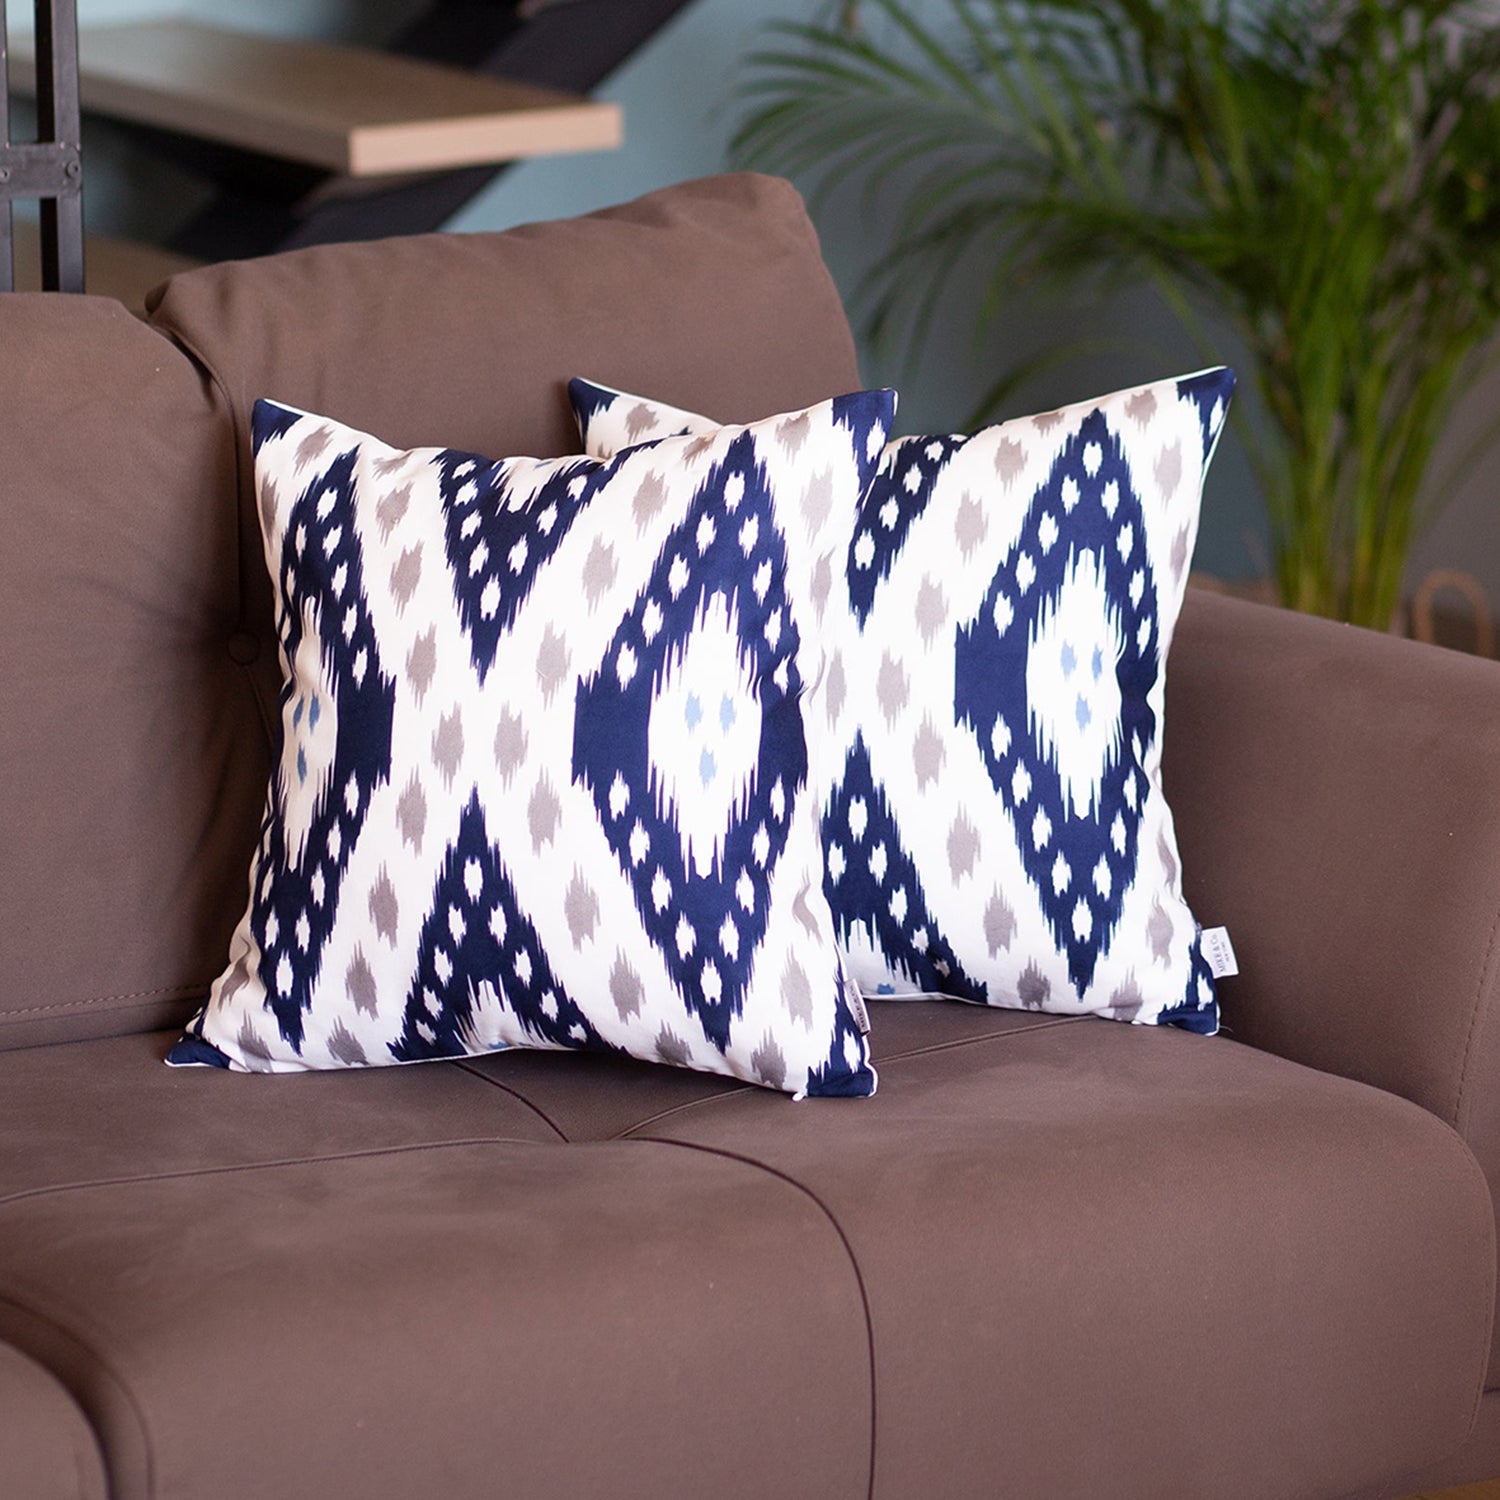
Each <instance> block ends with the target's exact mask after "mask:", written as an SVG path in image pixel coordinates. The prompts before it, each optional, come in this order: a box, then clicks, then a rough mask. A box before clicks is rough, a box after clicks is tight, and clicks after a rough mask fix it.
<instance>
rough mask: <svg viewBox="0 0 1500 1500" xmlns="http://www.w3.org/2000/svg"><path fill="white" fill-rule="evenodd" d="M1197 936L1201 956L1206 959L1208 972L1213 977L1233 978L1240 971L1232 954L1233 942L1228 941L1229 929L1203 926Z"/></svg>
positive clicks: (1237, 962)
mask: <svg viewBox="0 0 1500 1500" xmlns="http://www.w3.org/2000/svg"><path fill="white" fill-rule="evenodd" d="M1198 936H1199V939H1200V941H1201V942H1202V944H1203V957H1204V958H1205V959H1206V960H1207V961H1208V967H1209V972H1210V973H1212V975H1213V976H1214V978H1215V979H1232V978H1234V976H1235V975H1236V974H1238V973H1239V972H1240V966H1239V961H1238V960H1237V959H1236V958H1235V956H1234V944H1233V943H1231V942H1230V941H1229V929H1228V928H1227V927H1205V928H1204V929H1203V931H1202V932H1201V933H1199V934H1198Z"/></svg>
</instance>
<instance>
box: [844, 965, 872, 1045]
mask: <svg viewBox="0 0 1500 1500" xmlns="http://www.w3.org/2000/svg"><path fill="white" fill-rule="evenodd" d="M844 1004H845V1005H847V1006H848V1007H849V1010H850V1012H851V1013H852V1014H853V1016H854V1024H855V1025H856V1026H858V1027H859V1034H860V1035H861V1036H869V1034H870V1012H869V1011H868V1010H866V1009H865V997H864V996H863V995H861V994H860V992H859V986H858V985H857V984H855V982H854V981H853V980H852V979H850V978H849V976H848V975H847V974H846V975H845V976H844Z"/></svg>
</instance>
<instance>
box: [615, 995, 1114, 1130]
mask: <svg viewBox="0 0 1500 1500" xmlns="http://www.w3.org/2000/svg"><path fill="white" fill-rule="evenodd" d="M950 1003H951V1002H950ZM958 1003H962V1002H958ZM1098 1019H1099V1017H1097V1016H1053V1017H1050V1018H1048V1019H1046V1020H1042V1019H1038V1020H1037V1021H1036V1022H1035V1023H1034V1024H1032V1025H1030V1026H1016V1027H1012V1028H1010V1029H1009V1030H1007V1031H992V1032H990V1033H989V1034H988V1035H987V1036H970V1037H960V1038H958V1039H957V1040H955V1041H951V1042H933V1043H932V1044H931V1045H929V1046H926V1047H913V1048H912V1049H911V1050H910V1051H907V1052H892V1053H882V1052H880V1051H878V1050H877V1051H876V1053H875V1066H876V1067H877V1068H888V1067H890V1066H891V1065H892V1064H893V1063H898V1062H905V1061H907V1060H908V1059H910V1058H913V1057H925V1056H927V1055H928V1054H929V1053H939V1052H952V1051H955V1050H956V1049H958V1048H961V1047H975V1046H979V1045H981V1044H982V1043H986V1042H1003V1041H1007V1040H1009V1039H1010V1038H1011V1037H1029V1036H1033V1035H1035V1034H1036V1033H1037V1032H1038V1031H1051V1030H1052V1029H1053V1028H1054V1027H1058V1026H1072V1025H1075V1024H1077V1023H1078V1022H1080V1021H1095V1020H1098ZM1109 1024H1110V1025H1111V1026H1116V1025H1119V1024H1120V1023H1119V1022H1117V1021H1111V1022H1110V1023H1109ZM755 1092H757V1090H755V1089H752V1088H750V1087H749V1086H748V1085H747V1086H746V1087H744V1088H738V1089H733V1090H731V1091H730V1092H729V1093H726V1094H712V1095H710V1096H708V1097H707V1098H703V1099H690V1100H688V1101H687V1103H685V1104H674V1105H673V1106H672V1107H671V1108H670V1109H664V1110H662V1111H661V1112H660V1113H659V1114H654V1115H650V1116H648V1117H647V1118H646V1119H644V1120H637V1121H636V1122H635V1124H633V1125H627V1126H626V1127H625V1129H624V1130H622V1131H619V1132H618V1133H617V1134H615V1135H612V1136H610V1137H608V1139H610V1140H614V1141H623V1140H635V1139H639V1137H638V1135H637V1132H638V1131H641V1130H645V1129H647V1128H648V1127H650V1126H652V1125H659V1124H661V1123H662V1121H664V1120H670V1119H673V1118H675V1117H676V1116H678V1115H684V1114H687V1113H688V1112H689V1111H690V1110H695V1109H706V1108H708V1107H709V1106H711V1105H717V1104H721V1103H723V1101H724V1100H726V1099H734V1098H737V1097H738V1096H739V1095H741V1094H750V1093H755Z"/></svg>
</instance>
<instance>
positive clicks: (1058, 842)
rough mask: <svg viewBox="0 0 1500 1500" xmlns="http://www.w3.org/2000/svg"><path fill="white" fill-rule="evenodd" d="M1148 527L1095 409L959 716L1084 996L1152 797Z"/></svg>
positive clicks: (969, 669) (1005, 587)
mask: <svg viewBox="0 0 1500 1500" xmlns="http://www.w3.org/2000/svg"><path fill="white" fill-rule="evenodd" d="M1065 526H1066V528H1067V529H1066V538H1067V540H1066V543H1064V542H1063V541H1062V537H1063V536H1064V529H1063V528H1064V527H1065ZM1144 526H1145V518H1144V516H1143V515H1142V513H1141V506H1140V501H1139V500H1138V499H1137V497H1136V494H1135V491H1134V489H1133V487H1132V485H1131V477H1130V469H1129V466H1128V465H1127V464H1126V462H1125V459H1124V454H1123V453H1122V451H1121V448H1120V445H1119V443H1118V442H1117V441H1116V440H1115V438H1114V437H1113V436H1112V435H1111V433H1110V431H1109V428H1108V425H1107V424H1106V422H1105V420H1104V417H1103V414H1102V413H1100V412H1097V411H1096V412H1093V413H1091V414H1090V415H1089V416H1088V417H1087V418H1086V419H1085V420H1084V421H1083V423H1082V424H1081V425H1080V426H1079V428H1078V431H1077V432H1076V433H1075V434H1074V435H1073V436H1072V437H1071V438H1070V439H1069V440H1068V442H1067V443H1066V445H1065V446H1064V447H1063V450H1062V452H1061V453H1060V454H1059V456H1058V458H1057V461H1056V462H1055V464H1054V465H1053V467H1052V471H1051V473H1050V474H1049V475H1048V477H1047V480H1046V482H1045V483H1044V484H1043V485H1042V486H1041V487H1040V488H1039V489H1038V490H1037V492H1036V494H1035V495H1034V496H1033V497H1032V501H1031V506H1030V508H1029V510H1028V512H1027V516H1026V523H1025V525H1024V526H1023V528H1022V530H1021V534H1020V536H1019V538H1018V539H1017V542H1016V546H1015V549H1014V550H1013V553H1012V556H1011V558H1010V559H1008V560H1007V562H1006V563H1004V564H1002V565H1001V566H1000V567H999V568H998V569H997V570H996V572H995V576H994V579H993V580H992V582H991V584H990V587H989V589H988V591H987V592H986V594H985V597H984V601H983V605H982V607H981V608H980V610H979V613H978V615H977V616H976V617H975V618H974V619H973V620H972V621H970V622H969V623H968V624H964V625H960V626H959V627H958V634H957V639H956V642H955V645H954V667H955V697H954V703H955V708H956V711H957V714H958V720H959V722H960V723H961V724H965V725H967V726H968V728H969V729H970V730H972V731H973V733H974V736H975V738H976V740H977V741H978V744H979V748H980V753H981V755H982V756H983V758H984V763H985V766H986V768H987V769H988V771H989V776H990V780H991V782H992V783H993V785H994V787H995V789H996V790H997V791H998V792H999V793H1000V795H1001V797H1002V798H1003V799H1004V801H1005V805H1006V807H1007V809H1008V811H1009V813H1010V817H1011V822H1012V824H1013V825H1014V827H1015V829H1016V830H1017V834H1018V843H1019V846H1020V852H1021V858H1022V862H1023V863H1024V864H1025V866H1026V871H1027V874H1028V875H1029V876H1030V877H1031V882H1032V884H1033V886H1034V887H1035V888H1036V892H1037V896H1038V898H1039V899H1040V902H1041V906H1042V911H1043V913H1044V914H1045V916H1046V919H1047V923H1048V926H1049V927H1050V928H1051V930H1052V935H1053V939H1054V941H1055V942H1056V944H1057V947H1058V948H1059V950H1060V951H1062V952H1064V953H1066V955H1067V962H1068V977H1069V978H1070V979H1071V980H1072V982H1073V984H1074V985H1075V986H1076V987H1077V989H1078V990H1079V991H1080V992H1083V991H1085V990H1087V989H1088V987H1089V985H1090V984H1091V983H1092V981H1093V977H1094V965H1095V963H1096V962H1097V960H1098V957H1099V955H1100V953H1101V952H1103V951H1106V950H1107V949H1108V947H1109V945H1110V941H1111V939H1112V937H1113V935H1114V931H1115V929H1116V927H1117V926H1118V925H1119V921H1120V915H1121V912H1122V910H1123V904H1124V893H1125V892H1126V890H1128V889H1129V887H1130V885H1131V882H1132V881H1133V880H1134V878H1135V871H1136V853H1137V847H1138V844H1139V841H1140V828H1141V817H1142V814H1143V811H1144V808H1145V803H1146V798H1147V794H1148V792H1149V786H1148V783H1147V779H1146V773H1145V771H1144V770H1143V769H1142V766H1143V763H1144V761H1145V752H1146V747H1147V745H1149V744H1151V743H1152V742H1153V740H1154V738H1155V734H1156V719H1155V715H1154V714H1153V713H1152V711H1151V705H1150V694H1151V689H1152V688H1153V687H1154V686H1155V685H1156V677H1157V659H1156V651H1155V646H1156V586H1155V581H1154V579H1153V578H1152V577H1151V573H1150V564H1149V561H1148V560H1147V558H1146V555H1145V548H1144V545H1143V543H1142V535H1143V532H1144ZM1020 684H1024V685H1025V688H1026V692H1025V694H1024V696H1022V695H1018V694H1017V692H1016V687H1017V686H1018V685H1020Z"/></svg>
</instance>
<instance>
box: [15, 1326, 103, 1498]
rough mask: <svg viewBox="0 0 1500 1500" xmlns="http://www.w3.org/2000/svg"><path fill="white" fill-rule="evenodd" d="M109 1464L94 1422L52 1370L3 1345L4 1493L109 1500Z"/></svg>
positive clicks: (31, 1496)
mask: <svg viewBox="0 0 1500 1500" xmlns="http://www.w3.org/2000/svg"><path fill="white" fill-rule="evenodd" d="M106 1493H107V1491H106V1489H105V1484H104V1463H103V1460H102V1459H101V1458H100V1455H99V1444H98V1443H97V1441H95V1438H94V1430H93V1428H92V1427H90V1426H89V1423H88V1419H87V1418H86V1417H85V1416H84V1414H83V1412H82V1411H81V1410H80V1409H79V1406H78V1403H77V1402H75V1401H74V1400H73V1398H72V1396H70V1395H69V1394H68V1392H67V1390H66V1389H64V1387H63V1385H62V1383H61V1382H60V1381H59V1380H58V1378H57V1377H56V1376H55V1375H53V1374H52V1373H51V1372H50V1371H48V1370H46V1369H44V1368H43V1367H42V1366H41V1365H39V1364H38V1363H37V1362H36V1361H35V1360H34V1359H29V1358H27V1356H26V1355H24V1354H22V1353H21V1352H20V1351H19V1350H16V1349H12V1348H10V1347H9V1346H8V1345H5V1344H0V1495H14V1496H16V1497H17V1500H20V1497H22V1496H24V1497H26V1500H104V1496H105V1494H106Z"/></svg>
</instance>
